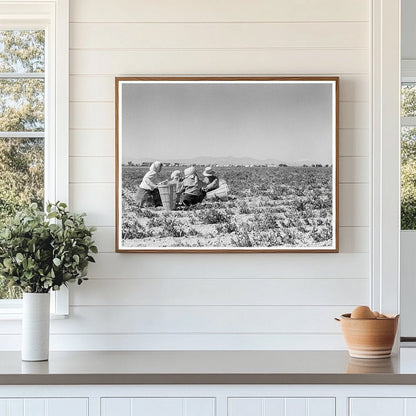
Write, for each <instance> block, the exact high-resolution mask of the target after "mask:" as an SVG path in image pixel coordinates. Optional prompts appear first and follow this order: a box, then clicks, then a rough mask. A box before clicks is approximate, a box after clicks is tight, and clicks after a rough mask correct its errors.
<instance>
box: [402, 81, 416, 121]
mask: <svg viewBox="0 0 416 416" xmlns="http://www.w3.org/2000/svg"><path fill="white" fill-rule="evenodd" d="M415 116H416V83H414V82H409V83H403V84H402V117H415Z"/></svg>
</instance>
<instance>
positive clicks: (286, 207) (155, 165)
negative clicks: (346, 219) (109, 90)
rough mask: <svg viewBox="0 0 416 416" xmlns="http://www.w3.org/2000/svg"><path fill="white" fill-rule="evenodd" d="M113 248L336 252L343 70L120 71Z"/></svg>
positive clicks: (136, 249)
mask: <svg viewBox="0 0 416 416" xmlns="http://www.w3.org/2000/svg"><path fill="white" fill-rule="evenodd" d="M116 141H117V172H116V178H117V191H116V192H117V195H116V205H117V206H116V211H117V214H116V215H117V230H116V233H117V237H116V239H117V251H119V252H129V251H131V252H146V251H151V252H155V251H156V252H158V251H160V252H162V251H191V252H194V251H209V252H213V251H223V252H258V251H262V252H264V251H284V252H288V251H289V252H290V251H293V252H299V251H306V252H307V251H311V252H325V251H327V252H337V251H338V236H337V226H338V218H337V211H338V210H337V199H338V197H337V193H338V177H337V172H338V169H337V162H338V161H337V158H338V143H337V141H338V78H336V77H332V78H329V77H297V78H282V77H255V78H248V77H247V78H246V77H245V78H238V77H221V78H219V77H205V78H182V77H181V78H173V77H170V78H165V77H164V78H154V77H152V78H145V77H142V78H138V77H135V78H133V77H130V78H127V77H122V78H116Z"/></svg>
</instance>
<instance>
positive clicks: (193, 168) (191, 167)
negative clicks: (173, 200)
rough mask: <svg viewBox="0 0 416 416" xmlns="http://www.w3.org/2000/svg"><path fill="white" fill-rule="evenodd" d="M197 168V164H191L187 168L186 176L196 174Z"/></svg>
mask: <svg viewBox="0 0 416 416" xmlns="http://www.w3.org/2000/svg"><path fill="white" fill-rule="evenodd" d="M195 172H196V169H195V166H189V168H186V169H185V170H184V171H183V173H184V175H185V178H187V177H188V176H191V175H193V174H195Z"/></svg>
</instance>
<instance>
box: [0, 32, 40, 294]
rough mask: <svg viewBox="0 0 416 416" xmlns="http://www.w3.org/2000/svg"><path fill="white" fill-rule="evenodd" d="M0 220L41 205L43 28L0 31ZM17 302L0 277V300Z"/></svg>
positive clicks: (12, 290) (17, 291)
mask: <svg viewBox="0 0 416 416" xmlns="http://www.w3.org/2000/svg"><path fill="white" fill-rule="evenodd" d="M0 91H1V94H0V221H1V220H3V219H5V218H7V217H9V216H11V215H13V213H14V211H15V210H19V209H20V208H21V207H23V206H25V205H28V204H30V203H32V202H36V203H37V204H38V205H39V206H43V203H44V200H43V199H44V198H43V197H44V148H45V30H0ZM16 298H17V299H18V298H21V292H20V290H19V289H17V288H15V287H7V286H6V285H5V284H4V282H3V280H2V279H1V278H0V299H16Z"/></svg>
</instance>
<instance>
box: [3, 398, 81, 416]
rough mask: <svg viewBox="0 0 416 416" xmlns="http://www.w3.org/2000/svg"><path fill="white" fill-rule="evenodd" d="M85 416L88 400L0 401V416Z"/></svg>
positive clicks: (41, 399)
mask: <svg viewBox="0 0 416 416" xmlns="http://www.w3.org/2000/svg"><path fill="white" fill-rule="evenodd" d="M74 415H76V416H87V415H88V399H86V398H76V399H75V398H54V399H44V398H39V399H0V416H74Z"/></svg>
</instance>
